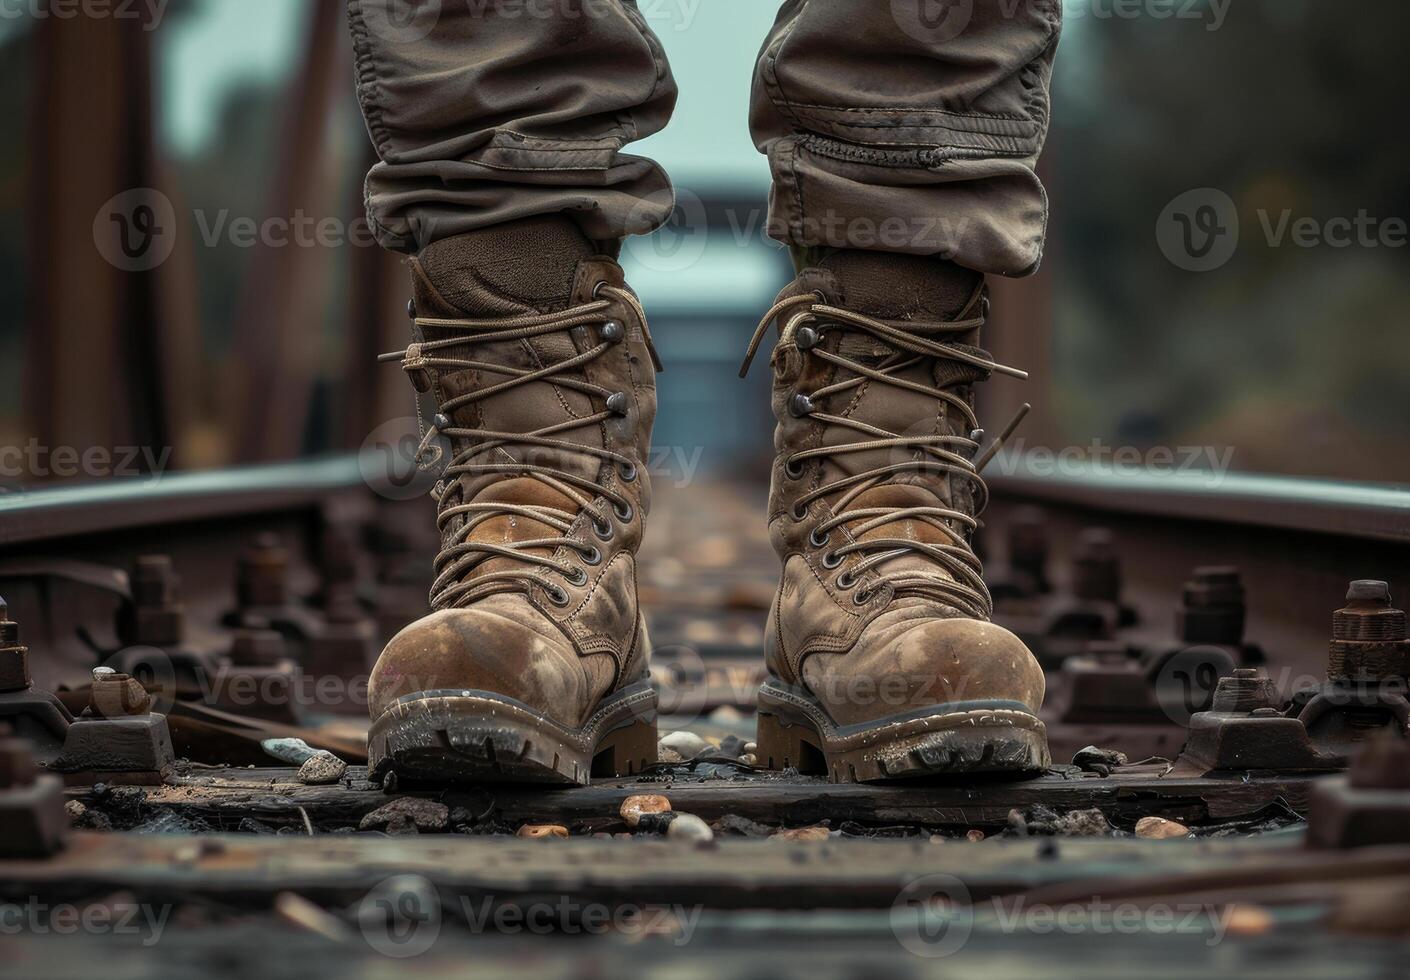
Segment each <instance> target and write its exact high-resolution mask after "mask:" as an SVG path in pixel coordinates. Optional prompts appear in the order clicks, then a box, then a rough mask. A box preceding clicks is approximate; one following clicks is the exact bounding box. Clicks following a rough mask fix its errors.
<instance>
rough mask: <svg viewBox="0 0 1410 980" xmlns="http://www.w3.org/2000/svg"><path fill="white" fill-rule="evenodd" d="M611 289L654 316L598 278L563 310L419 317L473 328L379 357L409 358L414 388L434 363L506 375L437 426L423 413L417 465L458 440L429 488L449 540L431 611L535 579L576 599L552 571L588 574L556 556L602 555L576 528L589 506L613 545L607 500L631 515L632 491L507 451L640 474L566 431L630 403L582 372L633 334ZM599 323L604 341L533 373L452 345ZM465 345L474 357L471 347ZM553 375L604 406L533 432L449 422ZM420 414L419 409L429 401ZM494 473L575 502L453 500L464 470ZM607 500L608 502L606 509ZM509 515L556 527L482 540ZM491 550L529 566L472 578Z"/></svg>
mask: <svg viewBox="0 0 1410 980" xmlns="http://www.w3.org/2000/svg"><path fill="white" fill-rule="evenodd" d="M604 295H605V296H609V297H612V298H613V299H618V300H621V301H623V302H625V303H626V304H627V305H629V306H630V307H631V308H632V309H633V310H634V311H635V312H636V313H637V314H638V316H639V317H640V321H639V322H641V323H642V324H645V322H646V318H645V314H644V313H643V311H642V308H641V305H640V303H639V302H638V300H637V298H636V296H635V295H634V294H633V293H631V292H630V291H629V290H625V289H619V288H617V287H615V286H612V285H610V284H608V283H599V284H598V286H597V288H596V289H594V290H593V299H592V300H591V301H590V302H587V303H582V304H579V305H577V306H573V307H570V308H568V309H565V310H562V311H561V312H555V313H544V314H532V315H524V316H516V317H505V318H498V319H489V320H476V319H439V318H432V317H417V318H416V319H415V322H416V325H417V326H418V327H432V328H436V329H438V330H454V331H457V332H458V333H460V334H463V336H457V337H449V338H445V339H441V340H431V341H423V342H420V343H413V344H411V345H409V346H408V347H407V348H406V349H405V350H401V351H395V352H393V353H389V354H383V355H381V356H380V357H379V358H378V360H379V361H397V360H400V361H401V362H402V368H403V370H405V371H406V373H407V374H408V375H409V376H410V377H411V378H412V382H413V385H415V387H416V388H417V390H418V391H422V392H424V391H426V390H427V389H428V388H429V387H430V386H429V383H428V381H427V380H426V378H427V375H426V374H425V372H427V371H430V370H434V371H438V372H451V371H462V370H477V371H480V372H482V373H483V374H490V375H497V376H501V377H503V378H505V380H503V381H500V382H498V383H496V384H492V385H487V386H485V387H480V388H476V389H475V390H474V391H470V392H466V393H465V394H462V395H457V396H455V397H453V398H449V399H447V400H446V401H444V402H442V403H440V405H439V407H438V408H437V411H436V414H435V415H434V417H433V418H432V419H431V422H430V424H429V426H427V425H426V424H425V421H424V420H422V427H423V429H424V434H423V437H422V439H421V443H420V445H419V446H418V447H417V449H416V463H417V465H419V466H428V465H433V464H436V463H439V462H440V459H439V457H440V455H441V454H442V452H443V450H442V449H441V447H440V446H439V445H437V444H436V440H437V439H438V438H439V437H442V436H444V437H445V438H446V439H447V440H448V441H449V443H450V445H451V446H452V447H453V451H452V454H451V455H450V458H449V459H448V460H447V461H446V465H445V469H444V470H443V471H442V473H441V477H440V479H439V480H438V482H437V483H436V485H435V487H434V488H433V489H432V491H431V495H432V496H433V497H435V498H436V527H437V528H438V529H439V530H440V532H441V535H442V541H443V544H442V547H441V550H440V552H439V553H438V554H437V555H436V558H435V562H434V563H433V568H434V571H435V575H436V577H435V581H434V582H433V583H432V585H431V608H432V609H436V610H440V609H451V608H456V607H458V606H464V605H467V604H468V603H470V602H472V601H474V600H476V599H480V598H483V597H484V596H485V595H488V594H490V593H491V592H507V591H525V590H527V588H528V587H529V586H531V585H535V584H536V585H538V586H540V587H541V588H543V589H544V590H545V592H546V593H547V595H548V597H549V599H550V601H552V602H553V603H554V604H556V605H567V603H568V601H569V596H568V593H567V592H566V591H564V590H563V589H562V588H561V587H560V586H559V585H557V584H556V583H555V582H553V581H551V580H549V579H547V578H545V577H544V574H543V573H544V572H547V573H551V574H556V575H560V576H562V577H563V579H564V580H565V581H567V582H568V583H569V584H570V585H575V586H580V585H583V584H585V583H586V582H587V578H588V575H587V571H586V570H585V569H584V568H583V567H582V566H580V565H574V564H571V563H568V562H563V561H559V560H556V559H555V558H553V557H552V554H553V553H556V552H557V551H558V549H559V548H560V547H562V548H568V549H571V550H573V551H576V552H577V553H578V554H579V555H580V556H581V557H582V560H583V561H584V562H585V563H586V564H589V565H595V564H597V563H598V562H600V561H601V560H602V552H601V550H600V549H599V548H598V546H597V545H596V544H594V543H593V542H591V541H589V540H586V531H587V527H585V526H584V527H581V528H579V533H578V534H577V535H576V536H575V535H573V534H572V532H573V529H574V525H575V524H576V523H577V520H578V517H579V515H581V514H583V513H586V514H587V515H588V516H589V518H590V523H591V525H592V528H593V530H594V533H595V534H596V536H597V538H598V539H599V540H601V541H603V542H605V541H608V540H610V539H611V537H612V534H613V525H612V522H611V520H610V518H609V517H608V515H607V513H606V508H607V507H610V508H611V509H612V511H613V513H615V514H616V516H617V518H618V520H621V521H623V522H627V521H630V520H631V519H632V518H633V516H634V511H633V507H632V502H631V500H630V499H629V498H627V497H626V496H625V495H623V494H622V493H620V492H619V491H617V490H615V489H613V488H612V487H610V486H606V485H604V484H603V483H600V482H598V481H595V480H589V479H586V478H585V477H583V476H581V475H579V474H577V473H573V472H570V471H567V470H565V469H563V468H562V467H561V466H553V465H547V464H546V463H544V462H541V461H534V457H533V455H532V453H530V454H528V455H526V456H525V461H523V462H520V461H516V460H515V459H514V458H513V457H512V456H510V455H509V454H508V453H507V452H503V453H501V452H500V451H501V450H507V449H509V448H510V447H526V448H529V449H530V450H532V449H540V450H553V451H555V452H557V453H565V454H570V455H576V456H580V457H595V458H597V459H599V460H602V461H603V462H610V463H611V464H613V465H614V466H615V467H616V468H617V473H618V475H619V476H620V478H621V479H622V481H623V482H625V483H631V482H633V481H635V480H636V478H637V466H636V463H635V461H634V460H632V459H631V458H630V457H628V456H624V455H623V454H621V453H618V452H614V451H612V450H610V449H606V448H597V447H594V446H588V445H583V444H580V443H577V442H573V441H571V440H570V439H566V438H564V436H566V435H567V434H569V433H571V432H573V431H575V430H578V429H587V428H590V427H592V426H597V425H601V424H602V423H603V422H606V421H607V420H609V419H612V418H614V417H618V416H621V415H625V414H626V412H627V399H626V394H625V393H624V392H613V391H610V390H608V389H607V388H603V387H602V386H600V385H596V384H593V383H592V382H590V381H588V380H586V378H585V377H584V376H582V374H581V373H579V372H580V369H581V368H583V367H584V366H585V365H587V364H589V363H591V362H592V361H594V360H596V359H597V358H599V357H601V356H602V355H603V354H604V353H606V352H607V351H608V350H609V349H610V348H612V347H613V346H614V345H615V344H618V343H621V342H622V341H623V340H624V339H625V327H624V326H623V324H621V323H620V322H618V321H615V320H612V319H610V318H609V317H607V316H606V315H605V314H606V311H607V310H608V308H609V307H611V305H612V301H611V299H607V298H602V297H603V296H604ZM589 323H598V324H601V325H602V335H603V338H604V339H603V340H602V341H601V342H599V343H598V344H596V345H595V346H593V347H591V348H589V349H588V350H585V351H583V352H582V353H579V354H576V355H574V356H572V357H570V358H568V359H566V360H562V361H558V362H555V363H553V364H550V365H548V366H546V367H541V368H538V369H535V370H526V369H523V368H517V367H512V366H509V365H504V364H497V363H495V362H494V361H490V360H475V359H473V358H472V357H471V356H457V355H452V354H451V353H450V349H452V348H456V347H461V348H464V347H466V345H468V344H474V345H476V346H478V345H480V344H493V343H496V342H500V341H511V340H525V339H528V338H531V337H542V336H545V335H548V334H553V333H560V332H567V331H571V330H574V329H576V328H578V327H581V326H584V325H586V324H589ZM643 329H644V328H643ZM647 345H648V348H649V349H650V351H651V356H652V359H653V361H657V369H658V370H659V369H660V365H659V360H658V359H657V357H656V351H655V348H654V346H652V345H651V341H650V337H649V335H648V336H647ZM465 353H466V354H467V355H470V354H473V351H467V352H465ZM418 381H419V382H420V383H418ZM543 381H547V382H551V383H552V384H554V385H557V386H559V387H561V388H568V389H571V390H573V391H578V392H581V393H583V394H585V395H588V396H589V397H591V398H594V399H601V400H602V402H603V403H604V405H605V406H606V407H605V408H604V409H603V410H602V411H599V412H595V413H593V414H590V415H585V416H583V417H581V418H571V419H568V420H566V421H563V422H557V423H554V424H553V425H548V426H544V427H543V428H540V429H534V430H533V431H530V432H501V431H497V430H494V429H476V428H469V427H466V426H460V425H456V424H454V423H453V422H452V421H451V417H452V415H453V413H454V412H456V411H457V410H458V409H461V408H465V407H466V406H469V405H474V404H476V403H478V402H483V401H486V400H487V399H490V398H494V397H495V396H496V395H502V394H504V393H505V392H508V391H511V390H513V389H514V388H518V387H522V386H523V385H528V384H534V383H536V382H543ZM417 414H418V416H419V415H420V414H421V411H420V405H419V402H418V408H417ZM492 454H499V455H498V459H497V460H492V459H491V458H490V457H491V455H492ZM492 474H503V475H504V476H506V477H509V476H518V477H529V478H532V479H534V480H537V481H539V482H540V483H542V484H543V485H545V486H546V487H550V488H552V489H553V490H555V491H557V492H558V493H560V494H562V495H563V496H565V497H567V498H569V499H570V500H572V501H573V503H574V504H575V505H576V507H577V509H576V510H575V511H570V510H566V509H563V508H559V507H550V506H531V505H523V504H514V503H501V502H486V503H465V502H460V503H455V502H453V501H454V497H455V494H456V491H457V488H458V486H459V484H460V478H461V477H469V478H475V477H480V476H486V475H492ZM604 475H605V474H604ZM599 500H600V501H602V507H601V509H599V505H598V501H599ZM505 516H516V517H523V518H528V519H530V520H534V521H538V522H539V523H541V524H544V525H547V526H548V527H549V528H551V529H552V530H554V531H556V532H557V534H556V535H553V536H549V537H541V538H533V539H531V540H524V541H514V542H509V543H495V542H492V541H484V540H474V539H473V538H472V535H473V534H474V532H475V529H476V528H478V527H480V526H481V525H482V524H484V523H485V522H487V521H490V520H493V519H495V518H497V517H505ZM448 530H449V533H448ZM532 549H548V550H549V554H547V555H542V554H532V553H531V550H532ZM492 558H508V559H512V560H513V561H515V562H517V563H519V567H511V568H507V569H501V570H497V571H493V572H488V573H485V574H482V575H479V576H477V577H475V578H474V579H472V580H470V581H468V582H467V581H466V578H467V577H468V576H469V575H470V573H472V572H473V571H474V570H475V569H476V568H478V567H479V566H480V565H481V564H482V563H484V562H486V561H489V560H490V559H492Z"/></svg>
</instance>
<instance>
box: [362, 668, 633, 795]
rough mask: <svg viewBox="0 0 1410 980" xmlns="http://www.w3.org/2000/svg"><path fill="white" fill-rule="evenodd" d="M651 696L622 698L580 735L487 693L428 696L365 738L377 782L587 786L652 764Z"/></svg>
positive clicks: (393, 711) (397, 706)
mask: <svg viewBox="0 0 1410 980" xmlns="http://www.w3.org/2000/svg"><path fill="white" fill-rule="evenodd" d="M656 735H657V730H656V695H655V692H653V691H651V690H649V689H635V690H633V689H628V690H626V691H622V692H619V693H618V694H617V695H614V696H613V697H612V698H611V699H609V700H608V701H606V702H604V704H603V705H602V706H601V707H600V708H599V709H598V710H597V711H596V712H595V713H594V714H593V716H592V717H591V718H589V719H588V722H587V723H586V724H585V725H584V726H583V727H582V728H581V729H577V730H572V729H567V728H564V727H563V726H561V725H559V724H557V723H556V722H554V721H553V720H552V719H550V718H548V717H546V716H544V715H543V714H542V713H540V712H537V711H535V710H534V709H532V708H530V707H529V706H527V705H525V704H523V703H521V702H518V701H515V700H513V699H511V698H506V697H503V696H502V695H497V694H494V693H492V692H488V691H457V692H454V693H449V692H446V693H441V692H427V693H423V694H419V695H411V696H409V697H406V698H402V699H400V700H398V701H396V702H394V703H393V704H392V705H391V706H389V707H388V708H387V710H386V711H384V712H383V714H382V716H381V717H380V718H378V719H377V721H376V722H374V723H373V726H372V730H371V732H370V733H369V735H368V768H369V770H370V773H371V776H372V778H373V779H374V780H378V781H384V780H385V778H386V777H387V776H388V775H389V774H394V775H395V776H396V778H397V780H398V781H403V780H406V781H413V782H434V783H543V784H548V785H559V786H583V785H587V784H588V783H589V782H590V781H591V779H592V777H593V776H598V777H607V776H628V775H635V774H636V773H639V772H641V770H642V769H643V768H644V767H645V766H647V765H649V764H651V763H652V762H655V761H656Z"/></svg>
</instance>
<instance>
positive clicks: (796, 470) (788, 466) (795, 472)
mask: <svg viewBox="0 0 1410 980" xmlns="http://www.w3.org/2000/svg"><path fill="white" fill-rule="evenodd" d="M783 475H784V476H786V477H788V478H789V479H790V480H801V479H802V478H803V464H802V463H799V462H797V461H796V460H795V459H794V458H793V457H792V456H790V457H788V458H787V459H786V460H784V461H783Z"/></svg>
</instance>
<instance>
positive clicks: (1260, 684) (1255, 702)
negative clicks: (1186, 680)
mask: <svg viewBox="0 0 1410 980" xmlns="http://www.w3.org/2000/svg"><path fill="white" fill-rule="evenodd" d="M1279 701H1280V699H1279V697H1278V690H1277V688H1275V687H1274V686H1273V682H1272V681H1271V680H1269V679H1268V678H1266V677H1264V676H1263V674H1262V671H1259V670H1254V669H1250V668H1246V667H1244V668H1239V669H1238V670H1235V671H1234V672H1233V673H1232V674H1230V675H1228V676H1227V677H1221V678H1219V686H1218V687H1216V688H1215V689H1214V702H1213V704H1212V705H1211V707H1210V710H1211V711H1222V712H1243V713H1246V714H1253V713H1254V712H1257V711H1259V710H1260V709H1263V708H1274V709H1276V708H1277V707H1278V706H1279ZM1259 717H1264V715H1260V716H1259Z"/></svg>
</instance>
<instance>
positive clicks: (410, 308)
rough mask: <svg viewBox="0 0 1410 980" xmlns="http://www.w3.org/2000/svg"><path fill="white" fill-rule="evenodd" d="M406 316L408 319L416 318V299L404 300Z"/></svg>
mask: <svg viewBox="0 0 1410 980" xmlns="http://www.w3.org/2000/svg"><path fill="white" fill-rule="evenodd" d="M406 318H407V319H408V320H415V319H416V300H414V299H409V300H407V301H406Z"/></svg>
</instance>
